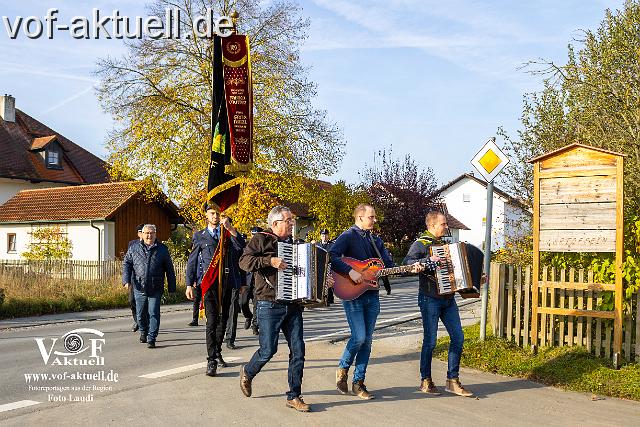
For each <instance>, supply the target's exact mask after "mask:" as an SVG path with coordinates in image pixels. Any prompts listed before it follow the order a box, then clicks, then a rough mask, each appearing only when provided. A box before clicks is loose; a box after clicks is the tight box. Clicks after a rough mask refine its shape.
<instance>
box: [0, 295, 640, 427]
mask: <svg viewBox="0 0 640 427" xmlns="http://www.w3.org/2000/svg"><path fill="white" fill-rule="evenodd" d="M474 311H475V312H477V311H478V310H477V309H476V308H474V307H473V306H470V307H469V308H467V309H466V310H464V312H465V313H463V318H465V319H466V320H465V322H472V321H473V320H474V319H475V317H476V315H477V313H475V314H474V313H473V312H474ZM420 345H421V330H420V328H415V329H414V330H411V329H410V330H407V331H405V333H404V334H402V335H392V336H387V337H380V336H379V338H378V339H376V340H375V341H374V345H373V354H372V359H371V364H370V366H369V370H368V375H367V381H366V383H367V386H368V387H369V389H370V390H371V391H373V392H374V393H375V394H376V395H377V396H378V398H377V399H375V400H372V401H361V400H359V399H357V398H355V397H353V396H342V395H340V394H339V393H338V392H337V391H336V390H335V384H334V378H335V369H336V364H337V361H338V359H339V358H340V355H341V353H342V350H343V348H344V342H338V343H335V344H332V343H329V342H326V341H318V342H311V343H309V344H308V345H307V352H306V365H305V376H304V383H303V393H304V398H305V400H306V401H307V402H308V403H310V404H312V408H313V412H312V413H308V414H303V413H297V412H295V411H294V410H292V409H289V408H286V407H285V397H284V392H285V391H286V389H287V356H288V352H287V350H286V346H285V345H281V346H280V348H279V352H278V354H277V355H276V356H275V357H274V359H273V360H272V361H271V362H270V363H269V364H267V365H266V366H265V369H264V370H263V371H262V372H261V373H260V374H259V375H258V376H257V377H256V378H255V379H254V381H253V393H254V394H253V397H252V398H245V397H244V396H243V395H242V394H241V392H240V389H239V385H238V382H239V381H238V372H239V369H240V365H241V363H243V362H246V360H248V358H249V357H250V356H251V353H252V352H253V350H254V348H246V349H244V350H241V351H238V352H236V353H234V355H236V354H237V355H238V356H239V358H240V359H241V360H242V361H237V362H235V363H233V364H232V366H230V367H229V368H226V369H220V370H219V375H218V376H217V377H215V378H209V377H206V376H205V375H203V374H202V372H201V371H200V370H199V371H192V372H189V373H182V374H176V375H174V376H169V377H164V378H160V379H149V380H148V383H147V384H145V385H144V386H142V387H131V388H124V389H118V390H117V391H114V392H113V393H107V394H105V395H102V396H101V397H100V398H99V399H96V400H95V401H93V402H90V403H69V404H65V405H61V406H56V405H53V404H49V405H47V406H43V407H41V408H39V409H38V410H36V411H33V412H28V413H23V414H22V415H18V416H16V417H12V418H10V419H7V420H5V421H3V424H4V425H16V426H18V425H19V426H23V425H39V424H46V425H81V424H84V425H133V424H135V425H144V426H146V425H149V426H158V425H180V426H202V425H222V426H227V425H242V426H244V425H246V426H297V427H299V426H301V425H311V426H324V425H336V426H337V425H353V426H389V427H390V426H396V425H403V426H423V425H437V426H449V425H455V426H460V425H474V426H492V427H495V426H513V425H527V426H528V425H531V426H534V425H535V426H539V425H550V426H620V425H634V424H636V423H637V421H638V419H640V404H639V403H637V402H631V401H623V400H619V399H610V398H605V399H603V400H597V401H592V400H591V396H590V395H586V394H582V393H573V392H564V391H561V390H558V389H554V388H551V387H545V386H542V385H540V384H536V383H533V382H530V381H525V380H520V379H515V378H509V377H503V376H499V375H493V374H489V373H484V372H478V371H474V370H471V369H464V368H463V369H462V370H461V380H462V382H463V384H464V385H465V387H468V388H469V389H470V390H472V391H474V392H475V393H476V395H477V398H461V397H458V396H452V395H449V394H446V393H445V394H443V395H442V396H440V397H428V396H426V395H424V394H422V393H420V392H419V391H418V390H417V386H418V383H419V374H418V364H419V355H420V351H419V349H420ZM132 363H133V362H132ZM136 363H138V365H139V367H140V370H141V371H145V370H146V371H149V372H151V371H153V370H154V366H145V365H144V363H143V362H141V361H139V362H136ZM433 370H434V380H435V382H436V384H437V385H438V386H440V387H443V386H444V381H445V377H446V364H445V363H443V362H440V361H434V362H433Z"/></svg>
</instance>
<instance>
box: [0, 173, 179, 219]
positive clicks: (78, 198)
mask: <svg viewBox="0 0 640 427" xmlns="http://www.w3.org/2000/svg"><path fill="white" fill-rule="evenodd" d="M141 189H142V183H139V182H135V181H127V182H110V183H106V184H93V185H78V186H69V187H54V188H44V189H38V190H22V191H20V192H19V193H18V194H16V195H15V196H13V197H12V198H11V199H9V200H8V201H7V202H6V203H5V204H4V205H2V206H0V222H26V221H67V220H88V219H109V218H110V216H111V215H113V214H114V213H115V211H116V210H117V209H118V208H119V207H120V206H122V205H123V204H124V203H125V202H127V201H128V200H129V199H130V198H131V197H133V196H135V195H137V194H138V193H139V192H140V190H141ZM168 205H169V208H170V209H171V210H172V211H174V212H175V213H176V215H177V209H176V208H175V206H174V205H173V204H172V203H170V202H169V203H168Z"/></svg>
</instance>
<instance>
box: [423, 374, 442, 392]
mask: <svg viewBox="0 0 640 427" xmlns="http://www.w3.org/2000/svg"><path fill="white" fill-rule="evenodd" d="M419 389H420V391H421V392H423V393H427V394H431V395H433V396H440V395H441V394H442V393H440V390H438V387H436V385H435V384H434V383H433V381H431V378H425V379H423V380H422V382H421V383H420V387H419Z"/></svg>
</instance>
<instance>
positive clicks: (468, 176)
mask: <svg viewBox="0 0 640 427" xmlns="http://www.w3.org/2000/svg"><path fill="white" fill-rule="evenodd" d="M465 179H467V180H471V181H473V182H476V183H478V184H480V185H481V186H483V187H484V188H487V182H486V181H485V180H483V179H480V178H478V177H476V176H474V175H472V174H470V173H464V174H462V175H460V176H459V177H457V178H455V179H454V180H453V181H450V182H448V183H447V184H445V185H443V186H442V187H440V188H439V189H438V190H437V191H436V193H435V194H437V195H440V194H442V193H443V192H444V191H445V190H448V189H449V188H451V187H453V186H454V185H455V184H457V183H459V182H461V181H463V180H465ZM493 192H494V193H495V194H497V195H498V196H500V197H502V198H503V199H506V201H507V203H509V204H511V205H514V206H517V207H519V208H520V209H522V210H524V211H526V212H529V208H528V207H527V205H525V204H524V203H522V202H521V201H520V200H518V199H516V198H515V197H513V196H511V195H509V194H508V193H505V192H504V191H502V190H500V189H499V188H498V187H496V186H495V184H494V186H493Z"/></svg>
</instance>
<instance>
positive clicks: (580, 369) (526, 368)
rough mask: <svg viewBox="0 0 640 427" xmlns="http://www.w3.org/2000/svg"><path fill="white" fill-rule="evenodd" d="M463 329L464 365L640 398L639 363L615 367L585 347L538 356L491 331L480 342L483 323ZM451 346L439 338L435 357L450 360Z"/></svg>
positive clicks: (553, 350)
mask: <svg viewBox="0 0 640 427" xmlns="http://www.w3.org/2000/svg"><path fill="white" fill-rule="evenodd" d="M463 329H464V335H465V343H464V351H463V355H462V361H461V365H462V366H465V367H469V368H474V369H478V370H481V371H487V372H493V373H496V374H501V375H508V376H512V377H519V378H526V379H530V380H532V381H536V382H539V383H543V384H547V385H551V386H555V387H560V388H563V389H566V390H571V391H579V392H587V393H593V394H595V395H605V396H612V397H620V398H624V399H632V400H640V365H638V364H637V363H628V364H625V365H623V366H622V368H621V369H620V370H615V369H613V368H612V362H611V360H608V359H604V358H598V357H595V356H592V355H591V354H589V353H587V351H586V350H585V349H583V348H582V347H559V348H539V349H538V353H537V354H535V355H534V354H533V353H532V352H531V351H530V350H529V349H528V348H527V349H523V348H521V347H518V346H516V345H515V344H513V343H511V342H509V341H507V340H504V339H500V338H495V337H493V336H489V334H488V333H487V339H486V341H484V342H481V341H478V337H479V335H480V325H479V324H476V325H473V326H468V327H465V328H463ZM448 346H449V338H448V337H444V338H441V339H439V340H438V345H437V347H436V349H435V351H434V357H437V358H439V359H441V360H446V359H447V348H448Z"/></svg>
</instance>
